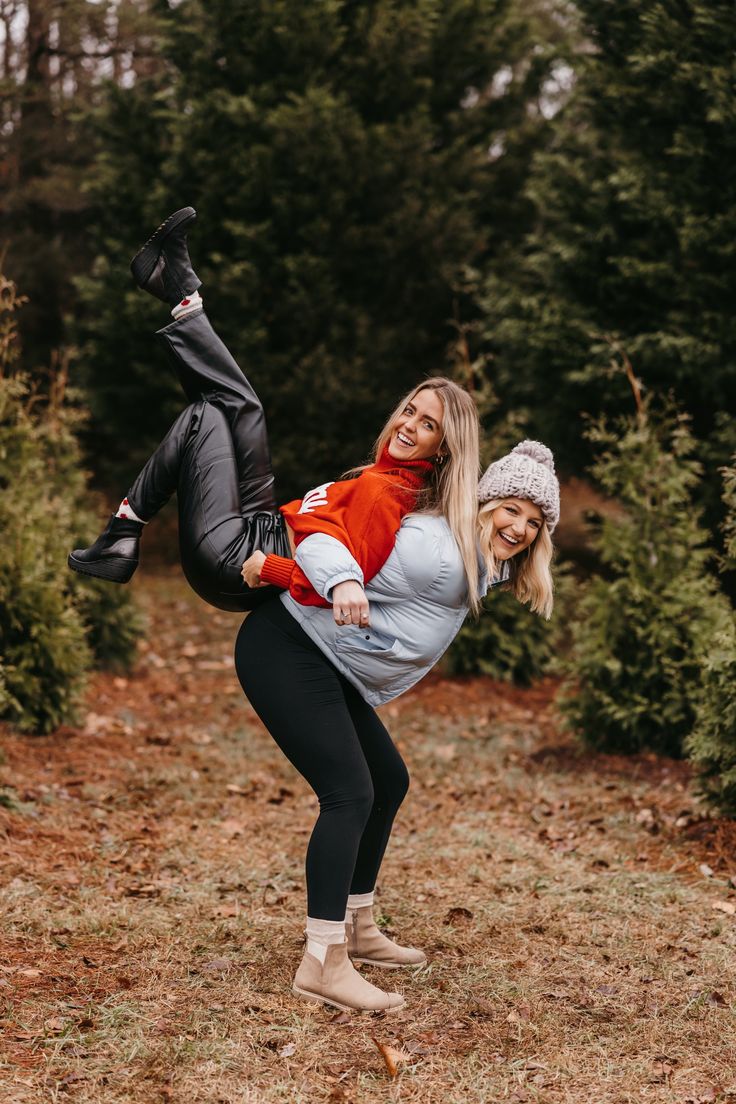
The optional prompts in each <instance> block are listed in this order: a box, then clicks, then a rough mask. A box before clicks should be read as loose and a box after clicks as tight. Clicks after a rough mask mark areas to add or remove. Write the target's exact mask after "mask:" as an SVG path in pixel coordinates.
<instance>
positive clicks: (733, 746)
mask: <svg viewBox="0 0 736 1104" xmlns="http://www.w3.org/2000/svg"><path fill="white" fill-rule="evenodd" d="M723 483H724V487H723V501H724V503H725V506H726V517H725V521H724V525H723V529H724V533H725V537H726V541H725V555H724V557H723V561H722V564H721V566H722V568H723V570H724V571H727V570H731V571H733V570H734V569H735V568H736V456H735V457H734V458H733V461H732V463H731V465H729V466H728V467H725V468H724V469H723ZM687 751H688V753H689V755H690V758H691V759H692V760H693V763H694V764H695V767H696V770H697V771H698V781H699V784H700V786H701V789H702V791H703V793H704V794H705V796H706V797H707V798H708V799H709V800H710V801H711V802H712V803H713V804H714V805H715V806H716V807H717V808H718V809H719V810H720V811H721V812H723V813H725V814H726V815H728V816H736V623H735V622H734V618H733V617H732V618H731V620H730V622H729V623H728V624H727V625H726V627H725V628H724V629H723V631H721V632H719V633H717V634H716V635H715V637H714V639H713V641H712V642H711V644H710V647H709V648H708V651H707V653H706V656H705V660H704V663H703V693H702V696H701V699H700V704H699V707H698V712H697V717H696V724H695V728H694V730H693V732H692V734H691V735H690V737H689V738H688V741H687Z"/></svg>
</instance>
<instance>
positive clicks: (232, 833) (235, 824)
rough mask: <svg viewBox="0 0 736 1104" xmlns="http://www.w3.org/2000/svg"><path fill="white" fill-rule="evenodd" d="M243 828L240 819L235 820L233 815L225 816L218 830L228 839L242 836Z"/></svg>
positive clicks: (243, 824) (244, 827)
mask: <svg viewBox="0 0 736 1104" xmlns="http://www.w3.org/2000/svg"><path fill="white" fill-rule="evenodd" d="M245 829H246V825H245V823H244V822H243V821H242V820H237V819H236V818H235V817H226V819H225V820H223V821H221V823H220V831H221V832H222V833H223V834H224V835H226V836H227V837H228V839H235V837H236V836H242V834H243V832H244V831H245Z"/></svg>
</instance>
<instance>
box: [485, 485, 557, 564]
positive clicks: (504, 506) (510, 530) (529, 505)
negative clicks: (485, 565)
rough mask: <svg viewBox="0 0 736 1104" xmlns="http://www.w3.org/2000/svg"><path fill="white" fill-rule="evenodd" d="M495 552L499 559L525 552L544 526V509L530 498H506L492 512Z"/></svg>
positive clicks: (509, 557)
mask: <svg viewBox="0 0 736 1104" xmlns="http://www.w3.org/2000/svg"><path fill="white" fill-rule="evenodd" d="M491 519H492V521H493V538H492V543H493V552H494V555H495V556H496V559H498V560H509V559H511V557H512V556H517V555H518V554H519V552H523V551H524V549H525V548H528V547H529V545H530V544H532V542H533V541H534V539H535V538H536V536H537V533H538V532H539V530H540V529H541V528H542V524H543V521H544V517H543V514H542V511H541V510H540V509H539V507H538V506H536V505H535V504H534V503H533V502H530V501H529V499H528V498H505V499H504V500H503V502H501V503H500V505H498V506H496V508H495V510H493V511H492V512H491Z"/></svg>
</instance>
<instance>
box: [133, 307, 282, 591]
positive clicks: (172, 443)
mask: <svg viewBox="0 0 736 1104" xmlns="http://www.w3.org/2000/svg"><path fill="white" fill-rule="evenodd" d="M158 336H159V337H160V338H161V339H162V341H163V342H164V344H165V345H166V346H167V348H168V350H169V353H170V354H171V357H172V359H173V362H174V365H175V367H176V370H177V374H178V376H179V380H180V382H181V384H182V386H183V388H184V391H185V393H186V395H187V397H188V398H189V399H190V405H189V406H188V407H186V409H185V410H183V411H182V413H181V414H180V415H179V417H178V418H177V419H176V421H175V422H174V424H173V425H172V426H171V429H170V430H169V431H168V433H167V434H166V436H165V437H164V439H163V440H162V442H161V444H160V445H159V446H158V448H157V449H156V451H155V452H154V453H153V455H152V456H151V457H150V459H149V460H148V461H147V462H146V464H145V466H144V467H143V469H142V471H141V472H140V474H139V476H138V477H137V479H136V480H135V482H134V483H133V485H132V486H131V488H130V490H129V491H128V496H127V497H128V501H129V502H130V504H131V506H132V507H133V509H134V510H135V512H136V514H138V516H139V517H141V518H143V519H144V520H146V521H148V520H149V519H150V518H151V517H153V515H154V514H155V513H156V512H157V511H158V510H160V509H161V507H162V506H163V505H164V503H165V502H168V500H169V498H171V496H172V494H173V493H174V492H175V491H176V492H177V498H178V504H179V549H180V554H181V563H182V568H183V570H184V574H185V575H186V577H187V580H188V582H189V583H190V585H191V586H192V588H193V589H194V590H195V591H196V592H197V594H199V596H200V597H201V598H204V600H205V601H206V602H209V604H210V605H212V606H217V607H218V608H219V609H225V610H236V611H245V610H250V609H254V608H255V607H256V606H257V605H260V604H262V603H263V602H264V601H266V600H267V599H269V598H271V597H273V596H274V595H275V594H276V593H277V591H276V589H275V588H274V587H262V588H257V589H255V590H251V589H250V588H249V587H247V586H246V584H245V583H244V582H243V579H242V577H241V574H240V571H241V568H242V566H243V563H244V561H245V560H246V559H247V558H248V556H250V554H251V552H254V551H255V550H256V549H260V550H261V551H262V552H266V553H268V552H275V553H276V554H277V555H279V556H290V555H291V552H290V550H289V540H288V537H287V534H286V527H285V524H284V520H283V518H282V516H281V514H280V513H279V512H278V509H277V507H276V501H275V498H274V479H273V472H272V469H271V454H270V451H269V447H268V436H267V433H266V421H265V418H264V415H263V408H262V406H261V404H260V401H259V399H258V396H257V395H256V393H255V391H254V390H253V388H252V387H251V385H250V384H249V383H248V381H247V379H246V378H245V376H244V375H243V373H242V371H241V370H240V368H239V367H238V365H237V364H236V363H235V361H234V360H233V358H232V356H231V355H230V353H229V352H228V350H227V348H226V347H225V345H224V344H223V343H222V341H221V340H220V338H219V337H218V336H217V334H216V333H215V331H214V330H213V329H212V326H211V325H210V322H209V319H208V318H207V315H206V314H205V313H204V311H199V312H198V313H196V314H192V315H189V316H188V317H186V318H182V319H180V320H179V321H178V322H172V323H171V324H170V325H168V326H166V327H165V328H164V329H163V330H160V331H159V335H158Z"/></svg>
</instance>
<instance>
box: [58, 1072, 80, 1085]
mask: <svg viewBox="0 0 736 1104" xmlns="http://www.w3.org/2000/svg"><path fill="white" fill-rule="evenodd" d="M86 1080H87V1074H86V1073H82V1071H81V1070H72V1072H71V1073H67V1074H66V1075H65V1076H64V1077H62V1078H61V1080H60V1081H59V1086H60V1087H61V1086H62V1085H73V1084H74V1083H75V1082H76V1081H86Z"/></svg>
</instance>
